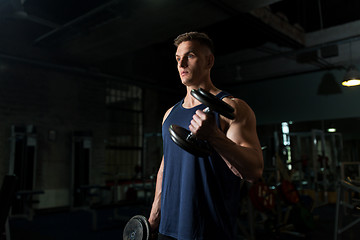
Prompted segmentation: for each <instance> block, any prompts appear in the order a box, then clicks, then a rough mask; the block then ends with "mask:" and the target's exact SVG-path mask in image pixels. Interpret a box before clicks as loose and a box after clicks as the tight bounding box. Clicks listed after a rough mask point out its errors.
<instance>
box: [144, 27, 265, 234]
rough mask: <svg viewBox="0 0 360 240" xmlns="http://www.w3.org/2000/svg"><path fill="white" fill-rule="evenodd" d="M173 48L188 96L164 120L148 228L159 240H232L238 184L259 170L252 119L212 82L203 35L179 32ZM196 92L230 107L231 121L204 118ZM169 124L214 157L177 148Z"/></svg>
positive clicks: (260, 163)
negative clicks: (205, 144)
mask: <svg viewBox="0 0 360 240" xmlns="http://www.w3.org/2000/svg"><path fill="white" fill-rule="evenodd" d="M174 44H175V46H176V47H177V50H176V54H175V57H176V61H177V68H178V71H179V75H180V79H181V81H182V83H183V85H184V86H185V87H186V89H187V94H186V96H185V98H184V99H183V100H182V101H180V102H179V103H177V104H175V105H174V106H173V107H172V108H170V109H169V110H168V111H167V112H166V113H165V115H164V119H163V130H162V131H163V143H164V156H163V158H162V162H161V165H160V169H159V172H158V175H157V182H156V189H155V198H154V202H153V205H152V209H151V213H150V217H149V223H150V226H151V229H152V230H153V231H156V230H157V229H158V230H159V239H178V240H190V239H205V240H208V239H222V240H225V239H228V240H233V239H235V238H236V236H235V235H236V218H237V214H238V211H237V210H238V205H239V203H240V183H241V180H242V179H245V180H248V181H252V180H256V179H258V178H260V177H261V175H262V171H263V159H262V152H261V146H260V144H259V140H258V137H257V133H256V120H255V115H254V113H253V111H252V110H251V108H250V107H249V106H248V105H247V104H246V103H245V102H244V101H242V100H240V99H237V98H234V97H232V96H231V95H229V94H227V93H226V92H223V91H221V90H219V89H217V88H216V87H215V86H214V84H213V83H212V81H211V78H210V70H211V68H212V67H213V65H214V51H213V43H212V40H211V39H210V38H209V37H208V36H207V35H206V34H204V33H198V32H189V33H184V34H182V35H180V36H178V37H177V38H176V39H175V41H174ZM198 88H202V89H204V90H206V91H208V92H210V93H211V94H214V95H216V96H217V97H219V98H220V99H222V100H223V101H224V102H226V103H227V104H229V105H230V106H232V107H233V108H234V109H235V111H234V114H235V119H234V120H230V119H227V118H225V117H223V116H221V115H219V114H217V113H214V114H207V113H204V112H203V111H202V110H203V109H204V108H205V106H204V105H203V104H202V103H201V102H199V101H198V100H196V99H195V98H194V97H192V96H191V94H190V92H191V90H192V89H198ZM171 124H176V125H179V126H181V127H184V128H187V129H189V130H190V131H191V132H192V133H193V134H194V135H195V136H196V137H197V138H198V139H202V140H206V141H207V142H208V143H209V144H210V145H211V146H212V147H213V149H214V150H215V151H216V153H214V154H211V155H210V156H208V157H205V158H202V157H197V156H195V155H192V154H190V153H188V152H186V151H185V150H183V149H181V148H180V147H179V146H177V145H176V144H175V143H174V142H172V140H171V138H170V135H169V131H168V128H169V126H170V125H171Z"/></svg>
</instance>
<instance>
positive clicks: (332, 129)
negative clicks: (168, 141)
mask: <svg viewBox="0 0 360 240" xmlns="http://www.w3.org/2000/svg"><path fill="white" fill-rule="evenodd" d="M327 131H328V132H329V133H334V132H336V128H334V127H331V128H328V130H327Z"/></svg>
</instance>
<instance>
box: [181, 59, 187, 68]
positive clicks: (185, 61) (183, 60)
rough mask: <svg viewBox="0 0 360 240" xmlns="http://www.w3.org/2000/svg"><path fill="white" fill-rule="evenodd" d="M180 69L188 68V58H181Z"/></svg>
mask: <svg viewBox="0 0 360 240" xmlns="http://www.w3.org/2000/svg"><path fill="white" fill-rule="evenodd" d="M179 66H180V67H187V58H181V59H180V62H179Z"/></svg>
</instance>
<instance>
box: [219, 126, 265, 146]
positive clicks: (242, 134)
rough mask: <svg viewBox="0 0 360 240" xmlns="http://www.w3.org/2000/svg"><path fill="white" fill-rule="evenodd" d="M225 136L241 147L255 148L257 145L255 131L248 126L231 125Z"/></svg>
mask: <svg viewBox="0 0 360 240" xmlns="http://www.w3.org/2000/svg"><path fill="white" fill-rule="evenodd" d="M226 136H227V137H228V138H229V139H230V140H232V141H233V142H234V143H236V144H237V145H239V146H242V147H257V146H258V145H259V143H258V138H257V134H256V129H255V128H254V127H252V126H251V125H249V124H241V123H233V124H231V126H230V127H229V129H228V131H227V134H226Z"/></svg>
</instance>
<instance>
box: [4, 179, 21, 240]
mask: <svg viewBox="0 0 360 240" xmlns="http://www.w3.org/2000/svg"><path fill="white" fill-rule="evenodd" d="M17 183H18V178H17V177H16V176H15V175H5V177H4V180H3V183H2V186H1V190H0V206H1V207H0V234H3V233H4V231H6V236H8V237H9V234H10V229H9V225H8V222H7V221H8V217H9V213H10V209H11V207H12V205H13V203H14V200H15V193H16V190H17ZM9 239H10V238H9Z"/></svg>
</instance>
